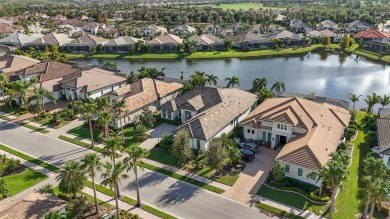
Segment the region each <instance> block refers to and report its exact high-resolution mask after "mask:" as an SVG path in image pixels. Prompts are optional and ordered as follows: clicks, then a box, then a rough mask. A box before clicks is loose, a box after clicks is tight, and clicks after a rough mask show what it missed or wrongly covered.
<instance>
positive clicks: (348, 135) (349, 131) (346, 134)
mask: <svg viewBox="0 0 390 219" xmlns="http://www.w3.org/2000/svg"><path fill="white" fill-rule="evenodd" d="M355 134H356V129H353V128H346V129H345V132H344V137H345V138H346V139H347V140H351V138H352V137H353V136H354V135H355Z"/></svg>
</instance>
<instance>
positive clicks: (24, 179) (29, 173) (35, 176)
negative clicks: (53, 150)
mask: <svg viewBox="0 0 390 219" xmlns="http://www.w3.org/2000/svg"><path fill="white" fill-rule="evenodd" d="M45 179H47V176H45V175H43V174H42V173H40V172H37V171H34V170H31V169H26V170H24V171H23V172H21V173H18V174H15V175H10V176H5V177H4V180H5V181H6V182H7V185H8V189H9V190H10V195H11V196H13V195H15V194H18V193H19V192H21V191H23V190H26V189H28V188H30V187H31V186H33V185H35V184H37V183H39V182H41V181H43V180H45Z"/></svg>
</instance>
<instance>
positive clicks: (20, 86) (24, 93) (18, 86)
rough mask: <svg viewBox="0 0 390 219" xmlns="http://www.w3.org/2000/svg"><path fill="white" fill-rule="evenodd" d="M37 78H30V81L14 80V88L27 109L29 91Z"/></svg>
mask: <svg viewBox="0 0 390 219" xmlns="http://www.w3.org/2000/svg"><path fill="white" fill-rule="evenodd" d="M35 82H36V79H30V80H29V81H14V82H12V84H11V86H12V88H13V89H14V90H15V91H16V92H17V94H18V95H19V96H20V98H21V99H22V101H23V107H24V108H25V110H27V108H28V107H27V106H28V91H29V89H30V87H31V86H32V85H33V84H35Z"/></svg>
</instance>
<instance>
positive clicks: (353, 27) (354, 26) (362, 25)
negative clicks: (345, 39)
mask: <svg viewBox="0 0 390 219" xmlns="http://www.w3.org/2000/svg"><path fill="white" fill-rule="evenodd" d="M371 28H372V25H371V24H369V23H367V22H364V21H360V20H356V21H353V22H351V23H349V24H348V31H349V32H357V31H362V30H368V29H371Z"/></svg>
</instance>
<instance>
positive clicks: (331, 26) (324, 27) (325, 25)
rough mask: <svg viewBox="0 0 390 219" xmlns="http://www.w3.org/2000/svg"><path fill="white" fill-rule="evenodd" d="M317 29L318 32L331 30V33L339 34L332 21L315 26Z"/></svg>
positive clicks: (338, 29) (337, 27)
mask: <svg viewBox="0 0 390 219" xmlns="http://www.w3.org/2000/svg"><path fill="white" fill-rule="evenodd" d="M317 29H318V30H331V31H333V32H339V31H340V28H339V26H338V25H337V24H336V23H335V22H333V21H332V20H329V19H328V20H324V21H322V22H320V23H319V24H317Z"/></svg>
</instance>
